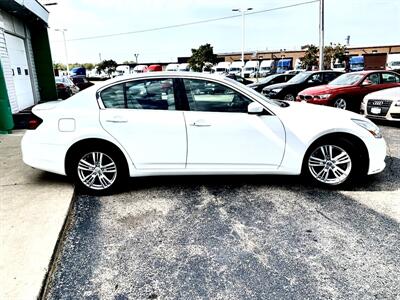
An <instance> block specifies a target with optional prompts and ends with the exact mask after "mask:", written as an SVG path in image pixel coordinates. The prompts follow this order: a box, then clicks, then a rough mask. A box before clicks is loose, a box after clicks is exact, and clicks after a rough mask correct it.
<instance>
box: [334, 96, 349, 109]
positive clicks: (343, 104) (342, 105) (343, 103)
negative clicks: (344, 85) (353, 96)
mask: <svg viewBox="0 0 400 300" xmlns="http://www.w3.org/2000/svg"><path fill="white" fill-rule="evenodd" d="M333 106H334V107H336V108H340V109H346V108H347V103H346V100H344V99H343V98H338V99H336V100H335V103H334V104H333Z"/></svg>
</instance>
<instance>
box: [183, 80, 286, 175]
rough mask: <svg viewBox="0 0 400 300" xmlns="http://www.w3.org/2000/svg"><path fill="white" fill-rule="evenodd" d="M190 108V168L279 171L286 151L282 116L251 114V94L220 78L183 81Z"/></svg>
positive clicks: (188, 116)
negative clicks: (245, 94) (232, 87)
mask: <svg viewBox="0 0 400 300" xmlns="http://www.w3.org/2000/svg"><path fill="white" fill-rule="evenodd" d="M183 82H184V85H185V89H186V96H187V100H188V102H189V108H190V111H185V120H186V127H187V134H188V158H187V168H188V169H204V168H207V169H209V168H212V169H218V170H238V171H239V172H240V171H241V170H242V171H246V170H259V171H264V170H265V171H268V170H276V169H277V167H278V166H279V165H280V163H281V161H282V157H283V154H284V150H285V130H284V127H283V125H282V123H281V121H280V120H279V119H278V117H276V116H274V115H271V114H268V115H267V114H266V115H251V114H248V113H247V107H248V105H249V104H250V103H251V102H252V100H250V99H249V98H247V97H246V96H244V95H242V94H240V93H238V92H237V91H234V90H233V89H231V88H229V87H227V86H225V85H222V84H219V83H215V82H210V81H205V80H200V79H184V80H183Z"/></svg>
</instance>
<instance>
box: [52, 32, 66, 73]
mask: <svg viewBox="0 0 400 300" xmlns="http://www.w3.org/2000/svg"><path fill="white" fill-rule="evenodd" d="M54 30H55V31H61V32H62V34H63V39H64V52H65V63H66V64H67V73H68V75H69V65H68V53H67V41H66V39H65V32H66V31H67V29H54Z"/></svg>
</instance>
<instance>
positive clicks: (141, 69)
mask: <svg viewBox="0 0 400 300" xmlns="http://www.w3.org/2000/svg"><path fill="white" fill-rule="evenodd" d="M146 71H147V66H146V65H137V66H136V67H134V68H133V73H144V72H146Z"/></svg>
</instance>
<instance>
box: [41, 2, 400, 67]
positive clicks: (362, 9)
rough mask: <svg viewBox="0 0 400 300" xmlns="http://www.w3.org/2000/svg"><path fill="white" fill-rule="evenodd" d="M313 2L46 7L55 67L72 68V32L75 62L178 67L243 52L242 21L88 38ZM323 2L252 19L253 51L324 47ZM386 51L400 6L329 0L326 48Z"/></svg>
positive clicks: (399, 31)
mask: <svg viewBox="0 0 400 300" xmlns="http://www.w3.org/2000/svg"><path fill="white" fill-rule="evenodd" d="M308 1H310V0H229V1H228V0H142V1H138V0H51V1H50V0H40V2H41V3H46V2H57V3H58V4H57V5H53V6H46V9H47V10H48V11H49V12H50V16H49V29H48V30H49V38H50V45H51V49H52V58H53V61H54V62H61V63H65V61H66V59H65V51H64V43H63V37H62V33H61V32H60V31H55V29H67V31H66V32H65V37H66V40H67V42H66V44H67V53H68V61H69V63H74V62H78V63H87V62H91V63H98V62H99V61H100V58H101V59H102V60H104V59H113V60H115V61H116V62H117V63H122V62H124V61H135V56H134V54H139V56H138V62H139V63H148V62H174V61H176V60H177V57H180V56H190V55H191V49H192V48H198V47H199V46H200V45H203V44H205V43H210V44H211V45H212V46H213V47H214V53H221V52H240V51H241V47H242V19H241V17H237V18H231V19H224V20H220V21H214V22H209V23H202V24H197V25H191V26H184V27H178V28H169V29H164V30H157V31H152V32H143V33H135V34H126V35H117V36H112V37H107V38H97V39H81V40H77V39H80V38H86V37H93V36H98V35H109V34H116V33H124V32H132V31H140V30H146V29H152V28H159V27H165V26H170V25H177V24H183V23H190V22H197V21H202V20H207V19H212V18H220V17H226V16H235V15H240V13H237V12H233V11H232V9H233V8H242V7H243V8H248V7H251V8H253V10H252V12H257V11H261V10H267V9H271V8H276V7H282V6H287V5H292V4H296V3H302V2H308ZM318 26H319V3H318V2H314V3H310V4H305V5H301V6H296V7H291V8H286V9H281V10H274V11H267V12H263V13H258V14H252V15H246V17H245V32H246V35H245V36H246V39H245V51H251V52H255V51H257V50H258V51H260V50H277V49H278V50H279V49H287V50H299V49H300V47H301V46H302V45H306V44H316V45H318V36H319V33H318ZM347 35H350V46H378V45H394V44H397V45H398V44H400V0H325V44H329V43H330V42H332V43H341V44H345V38H346V36H347Z"/></svg>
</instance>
